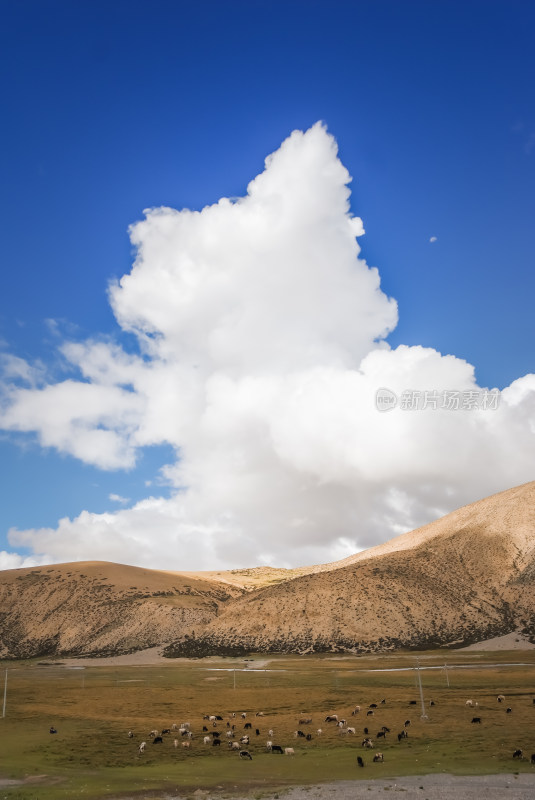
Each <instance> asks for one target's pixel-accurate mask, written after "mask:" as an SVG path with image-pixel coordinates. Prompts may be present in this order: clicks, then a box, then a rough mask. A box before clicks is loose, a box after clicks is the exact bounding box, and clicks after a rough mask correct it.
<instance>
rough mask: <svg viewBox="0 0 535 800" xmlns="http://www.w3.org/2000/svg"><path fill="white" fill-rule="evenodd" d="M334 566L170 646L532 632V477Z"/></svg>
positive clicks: (258, 595) (321, 644)
mask: <svg viewBox="0 0 535 800" xmlns="http://www.w3.org/2000/svg"><path fill="white" fill-rule="evenodd" d="M339 563H340V562H339ZM341 564H342V565H341V566H338V567H336V565H334V564H331V565H325V567H324V569H323V570H322V571H318V572H316V573H314V574H308V575H304V576H302V577H298V578H295V579H294V580H291V581H289V582H286V583H282V584H279V585H276V586H272V587H269V588H265V589H262V590H259V591H257V592H255V593H253V594H248V595H245V596H243V597H241V598H240V599H237V600H234V601H232V602H231V603H229V604H227V606H226V607H225V609H224V610H223V611H222V613H221V614H220V615H219V616H218V618H217V619H214V620H213V621H212V622H211V623H209V624H208V625H207V626H206V628H205V630H204V632H203V634H202V635H201V636H197V637H196V638H194V639H193V638H192V637H191V636H188V637H186V636H184V637H182V639H181V641H180V642H177V643H176V644H175V645H173V646H172V647H171V648H170V649H169V653H170V654H175V655H178V654H187V653H189V654H203V653H206V652H220V653H241V652H244V651H247V650H256V651H300V652H304V651H307V650H310V649H314V650H320V651H321V650H331V649H334V650H357V651H362V650H369V649H378V648H394V647H422V646H431V645H444V644H448V643H453V642H459V643H460V642H464V643H470V642H471V641H474V640H477V639H481V638H485V637H488V636H493V635H498V634H501V633H507V632H509V631H511V630H513V629H514V628H515V627H517V626H521V627H523V628H524V629H525V630H530V629H531V628H532V626H533V619H534V615H535V593H534V591H533V588H534V584H535V483H529V484H525V485H524V486H520V487H516V488H515V489H511V490H508V491H506V492H502V493H500V494H498V495H493V496H492V497H489V498H486V499H485V500H481V501H478V502H477V503H474V504H472V505H469V506H465V507H464V508H462V509H459V510H458V511H455V512H453V513H452V514H448V515H447V516H446V517H443V518H442V519H440V520H438V521H437V522H434V523H431V524H430V525H426V526H425V527H423V528H420V529H418V530H416V531H413V532H411V533H408V534H405V535H403V536H400V537H397V538H396V539H393V540H392V541H391V542H387V543H386V544H384V545H380V546H379V547H376V548H373V549H372V550H369V551H366V552H364V553H359V554H357V555H356V556H352V557H350V558H349V559H345V560H344V562H341ZM326 568H327V569H326Z"/></svg>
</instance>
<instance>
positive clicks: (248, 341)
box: [0, 124, 535, 569]
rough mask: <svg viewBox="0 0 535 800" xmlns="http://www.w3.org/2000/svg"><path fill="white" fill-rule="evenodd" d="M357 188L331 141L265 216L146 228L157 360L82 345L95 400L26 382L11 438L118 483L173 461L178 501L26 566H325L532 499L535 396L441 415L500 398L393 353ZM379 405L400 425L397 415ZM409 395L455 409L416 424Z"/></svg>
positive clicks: (94, 520) (6, 400)
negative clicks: (356, 207)
mask: <svg viewBox="0 0 535 800" xmlns="http://www.w3.org/2000/svg"><path fill="white" fill-rule="evenodd" d="M349 181H350V176H349V175H348V173H347V171H346V169H345V168H344V167H343V165H342V164H341V162H340V161H339V159H338V157H337V148H336V143H335V141H334V139H333V137H332V136H330V135H329V134H328V133H327V131H326V130H325V128H324V127H323V126H322V125H319V124H318V125H315V126H314V127H312V128H311V129H310V130H308V131H306V132H305V133H303V132H301V131H294V132H293V133H292V135H291V136H290V137H289V138H288V139H287V140H286V141H285V142H283V144H282V145H281V147H280V149H279V150H278V151H277V152H275V153H274V154H272V155H271V156H269V157H268V158H267V159H266V165H265V170H264V172H262V174H260V175H259V176H258V177H256V178H255V179H254V180H253V181H252V182H251V183H250V184H249V187H248V190H247V195H246V196H245V197H243V198H240V199H238V200H233V201H231V200H229V199H226V198H223V199H221V200H220V201H219V202H218V203H217V204H215V205H212V206H208V207H206V208H204V209H203V210H202V211H200V212H192V211H189V210H181V211H176V210H173V209H169V208H158V209H151V210H149V211H147V212H146V215H145V219H144V220H143V221H141V222H139V223H137V224H135V225H133V226H132V228H131V231H130V234H131V239H132V242H133V244H134V245H135V247H136V250H137V258H136V260H135V263H134V265H133V268H132V270H131V272H130V273H129V274H128V275H125V276H124V277H123V278H122V279H121V280H120V281H119V282H118V283H117V284H115V285H113V286H111V287H110V302H111V304H112V307H113V310H114V313H115V316H116V319H117V321H118V323H119V325H120V326H121V328H122V329H123V330H124V331H129V332H131V333H133V334H135V336H136V337H137V340H138V342H139V354H138V355H131V354H127V353H126V352H125V351H124V350H123V349H121V347H119V346H118V345H117V344H113V343H106V342H102V341H86V342H85V343H81V344H80V343H73V342H65V343H64V344H63V346H62V352H63V354H64V356H65V357H66V358H67V359H68V361H69V362H70V363H71V365H72V366H73V367H74V368H76V369H77V370H79V375H80V377H79V379H77V380H74V379H72V378H70V379H69V380H65V381H63V382H60V383H56V384H53V385H47V384H43V382H42V375H41V374H40V375H39V380H38V381H37V382H36V379H34V378H32V379H31V381H30V378H28V380H29V381H30V382H29V383H28V384H27V386H21V383H20V380H17V381H15V382H13V381H12V382H10V378H9V377H8V378H6V383H5V386H4V395H3V401H2V411H1V416H0V423H1V425H2V426H3V427H4V428H5V429H7V430H15V431H28V432H30V431H32V432H35V433H36V434H37V436H38V437H39V440H40V442H41V443H42V444H43V445H46V446H52V447H55V448H57V449H58V450H59V451H61V452H64V453H69V454H71V455H74V456H76V457H77V458H80V459H82V460H83V461H85V462H87V463H91V464H94V465H96V466H98V467H101V468H102V469H118V468H125V467H130V466H132V465H133V464H134V463H135V459H136V456H137V454H138V452H139V450H140V448H143V447H145V446H148V445H153V444H161V443H167V444H170V445H172V446H173V448H174V449H175V453H176V460H175V462H174V463H172V464H168V465H166V466H165V467H164V471H165V475H166V477H167V479H168V480H169V481H171V483H172V485H173V487H174V492H173V495H172V497H171V498H170V499H163V498H158V497H150V498H147V499H146V500H145V501H143V502H141V503H138V504H137V505H135V506H133V507H132V508H124V509H121V510H118V511H115V512H113V513H110V514H92V513H90V512H89V511H84V512H83V513H82V514H80V516H79V517H77V518H76V519H74V520H69V519H64V520H61V521H60V523H59V525H58V527H57V528H56V529H40V530H27V531H12V532H11V533H10V541H11V544H12V545H13V546H14V547H16V546H17V545H25V546H29V547H31V548H33V550H34V551H35V553H36V554H37V555H36V557H39V558H49V559H50V560H72V559H79V558H100V559H112V560H118V561H128V562H129V563H133V564H134V563H135V564H145V565H147V566H152V567H172V568H176V569H183V568H196V569H200V568H215V567H228V566H236V565H252V564H256V563H260V562H262V563H277V564H281V565H284V564H286V565H291V564H297V563H306V562H308V563H310V562H314V561H325V560H332V559H335V558H339V557H342V556H344V555H347V554H349V553H351V552H354V551H355V550H356V549H358V548H361V547H364V546H369V545H372V544H376V543H378V542H379V541H383V540H385V539H387V538H389V537H391V536H392V535H395V534H396V533H399V532H401V531H404V530H407V529H410V528H411V527H415V526H416V525H418V524H421V523H423V522H426V521H429V520H431V519H433V518H435V517H437V516H439V515H440V514H442V513H445V512H446V511H448V510H451V509H452V508H454V507H456V506H458V505H461V504H462V503H463V502H468V501H471V500H475V499H477V498H479V497H482V496H484V495H485V494H490V493H491V492H494V491H497V490H500V489H503V488H507V487H509V486H512V485H514V484H517V483H522V482H524V481H527V480H529V479H531V478H532V473H531V466H532V464H533V459H534V455H535V376H533V375H528V376H525V377H524V378H520V379H519V380H517V381H515V382H514V383H513V384H512V385H511V386H510V387H509V388H508V389H506V390H505V391H504V392H502V394H501V397H500V398H499V399H500V402H499V404H496V403H494V405H497V407H496V408H494V406H492V405H491V407H490V408H480V409H470V408H464V409H463V408H459V409H457V410H456V408H455V399H453V402H450V403H449V406H447V407H445V408H441V407H440V406H441V405H442V401H443V400H444V392H445V391H452V392H456V393H457V394H456V395H455V396H456V397H457V400H458V398H459V397H462V398H464V399H465V400H466V403H465V404H466V405H470V402H469V401H470V398H472V399H474V398H475V399H476V404H480V405H481V404H482V402H483V401H481V398H482V397H483V394H482V393H481V391H480V390H481V387H478V386H477V385H476V382H475V378H474V370H473V368H472V367H471V366H470V365H469V364H467V363H466V362H465V361H462V360H460V359H457V358H455V357H454V356H442V355H441V354H440V353H438V352H436V351H434V350H432V349H428V348H427V349H426V348H422V347H405V346H400V347H398V348H397V349H396V350H391V349H390V347H389V346H388V344H387V343H386V341H385V337H386V336H387V335H388V333H389V332H390V331H391V330H392V329H393V328H394V327H395V325H396V322H397V307H396V303H395V301H394V300H392V299H389V298H388V297H387V296H386V295H385V294H384V293H383V291H382V290H381V288H380V281H379V274H378V272H377V270H376V269H373V268H369V267H368V266H367V264H366V263H365V261H363V260H362V259H361V258H360V257H359V254H360V248H359V245H358V243H357V237H358V236H359V235H361V234H362V233H363V232H364V231H363V227H362V222H361V220H360V219H358V218H356V217H352V216H351V214H350V211H349V190H348V183H349ZM11 363H13V362H11ZM30 372H31V370H30V367H29V366H28V365H25V364H19V363H18V364H17V376H18V377H19V378H22V379H23V378H25V377H26V376H27V375H29V373H30ZM380 387H387V388H388V389H389V391H391V392H393V393H394V394H395V397H396V400H397V401H398V405H397V407H396V408H394V409H392V410H390V411H388V412H383V411H380V410H378V409H377V407H376V392H377V390H378V389H379V388H380ZM405 390H410V392H417V391H419V392H421V395H420V397H421V398H423V397H424V396H425V395H424V393H425V392H426V391H427V392H430V393H433V392H436V393H437V394H438V395H439V400H440V402H438V403H437V401H436V400H435V401H433V394H429V395H428V396H427V397H426V401H425V405H426V406H427V407H426V408H425V409H420V410H410V408H408V407H400V401H401V405H402V406H403V405H405V406H410V392H409V394H408V395H407V394H406V395H403V399H401V398H402V393H403V392H404V391H405ZM463 392H464V393H465V394H462V393H463ZM459 393H461V394H459ZM451 397H452V398H453V395H452V396H451ZM413 400H414V396H413ZM480 401H481V402H480ZM493 402H494V400H493ZM461 405H462V404H461ZM483 405H484V403H483ZM435 406H437V407H436V408H435Z"/></svg>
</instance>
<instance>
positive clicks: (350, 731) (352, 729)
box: [347, 728, 356, 735]
mask: <svg viewBox="0 0 535 800" xmlns="http://www.w3.org/2000/svg"><path fill="white" fill-rule="evenodd" d="M347 732H348V733H352V734H353V735H355V734H356V730H355V728H348V729H347Z"/></svg>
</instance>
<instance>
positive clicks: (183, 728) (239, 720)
mask: <svg viewBox="0 0 535 800" xmlns="http://www.w3.org/2000/svg"><path fill="white" fill-rule="evenodd" d="M497 701H498V703H503V702H505V696H504V695H498V697H497ZM385 703H386V700H381V702H380V704H377V703H371V704H370V705H369V706H368V708H367V709H366V720H365V721H366V722H367V723H368V725H370V724H371V722H372V719H373V716H374V714H375V711H376V709H378V706H379V705H381V706H384V705H385ZM533 704H534V705H535V700H533ZM409 705H416V701H414V700H411V701H409ZM430 705H432V706H433V705H434V702H433V701H431V704H430ZM465 705H466V707H468V708H477V707H478V703H477V702H473V701H472V700H467V701H466V702H465ZM360 712H361V706H359V705H357V706H355V707H354V709H353V710H352V712H351V715H352V716H353V717H357V716H358V715H359V714H360ZM506 713H512V709H511V708H510V707H508V708H507V709H506ZM264 716H265V715H264V713H263V712H262V711H257V712H256V713H254V719H255V723H254V726H253V723H252V722H250V721H246V720H247V712H245V711H243V712H241V713H237V712H232V713H230V714H229V715H228V716H227V718H226V719H224V718H223V716H222V715H221V714H206V715H204V717H203V720H202V733H201V732H199V733H195V734H194V733H193V731H192V729H191V723H190V722H183V723H181V724H177V723H174V724H173V725H171V727H170V728H164V729H163V730H161V731H160V732H159V731H157V730H152V731H150V733H149V736H150V737H151V739H152V744H153V745H157V744H163V742H164V737H169V738H172V740H173V746H174V747H175V748H178V747H179V745H180V746H181V747H182V748H184V749H185V750H189V749H190V748H191V746H192V740H193V739H194V738H195V739H199V740H200V741H202V746H203V747H204V748H206V747H219V748H220V747H221V746H222V745H223V743H225V742H226V745H227V749H228V750H229V751H232V752H236V753H238V755H239V757H240V758H242V759H246V760H252V755H251V753H250V751H249V749H248V746H249V745H250V743H251V739H252V737H255V738H253V741H258V739H257V738H256V737H260V736H261V735H262V734H261V731H260V729H259V727H257V726H258V725H260V724H261V722H262V719H261V718H262V717H264ZM368 718H371V719H368ZM471 721H472V723H479V724H481V721H482V720H481V717H473V718H472V720H471ZM312 724H313V719H312V717H309V716H301V717H299V722H298V725H299V727H298V728H297V730H296V731H295V732H294V738H295V739H303V740H304V741H307V742H310V741H311V740H312V739H313V738H314V735H315V736H322V735H323V733H324V731H323V729H322V728H317V729H316V731H315V734H313V733H312V732H311V731H310V727H309V726H311V725H312ZM323 724H326V725H327V726H328V729H330V730H331V731H332V730H336V731H337V733H338V735H339V736H340V737H352V736H356V735H357V728H356V727H355V724H353V725H348V724H347V720H346V719H343V718H341V717H339V716H338V715H337V714H327V715H326V716H325V719H324V723H323ZM410 724H411V721H410V719H407V720H405V722H404V725H403V729H402V730H401V731H400V732H399V733H398V734H397V739H398V742H401V741H402V740H403V739H407V738H408V731H407V729H408V727H409V726H410ZM238 726H242V730H243V734H242V735H241V736H240V735H239V732H238V730H237V728H238ZM220 727H221V728H226V730H224V731H219V730H218V728H220ZM301 728H305V730H302V729H301ZM240 732H241V731H240ZM390 732H391V731H390V728H388V727H387V726H386V725H383V726H382V727H381V730H379V731H377V733H376V735H375V738H376V739H377V740H379V739H382V740H383V741H386V737H387V734H389V733H390ZM363 733H364V738H363V739H362V747H363V748H365V749H372V750H373V749H375V748H374V741H373V738H372V735H370V732H369V728H368V727H364V728H363ZM267 735H268V737H269V738H268V739H267V740H266V742H265V750H266V751H268V752H271V753H278V754H281V755H287V756H293V755H294V754H295V749H294V747H287V746H281V745H279V744H276V743H275V742H274V736H275V731H274V730H273V728H270V729H269V730H268V731H267ZM128 736H129V737H130V738H134V733H133V731H129V732H128ZM173 737H174V738H173ZM178 737H180V738H178ZM146 748H147V742H146V741H143V742H141V743H140V744H139V746H138V753H139V755H142V754H143V753H144V752H145V751H146ZM513 758H515V759H523V758H524V754H523V751H522V750H521V749H516V750H515V751H514V753H513ZM530 760H531V763H532V764H535V753H533V754H532V755H531V759H530ZM372 761H373V762H382V761H384V756H383V753H381V752H378V751H377V752H375V754H374V756H373V759H372ZM357 765H358V766H359V767H364V760H363V758H362V757H361V756H358V757H357Z"/></svg>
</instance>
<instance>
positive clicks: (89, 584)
mask: <svg viewBox="0 0 535 800" xmlns="http://www.w3.org/2000/svg"><path fill="white" fill-rule="evenodd" d="M240 591H241V590H240V589H239V588H237V587H236V586H230V585H224V584H222V583H219V582H217V581H209V580H203V579H199V578H194V577H190V576H182V575H180V574H177V573H175V574H173V573H167V572H160V571H157V570H149V569H140V568H139V567H127V566H123V565H121V564H110V563H107V562H102V561H94V562H75V563H72V564H55V565H54V566H50V567H35V568H30V569H15V570H5V571H3V572H0V657H3V658H6V657H8V658H24V657H29V656H42V655H61V654H67V653H69V654H71V655H88V654H100V655H109V654H117V653H124V652H129V651H131V650H139V649H141V648H145V647H151V646H154V645H157V644H161V643H162V642H166V641H167V642H168V641H170V640H172V639H174V638H176V636H177V635H180V633H181V632H182V630H184V629H186V630H190V629H192V628H193V629H197V628H199V627H201V626H203V625H204V624H205V623H206V622H208V621H209V620H210V619H212V617H213V616H214V615H215V614H216V613H217V610H218V608H219V606H220V605H221V603H224V602H225V601H227V600H229V598H230V597H232V596H236V595H239V594H240Z"/></svg>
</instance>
